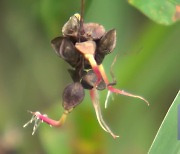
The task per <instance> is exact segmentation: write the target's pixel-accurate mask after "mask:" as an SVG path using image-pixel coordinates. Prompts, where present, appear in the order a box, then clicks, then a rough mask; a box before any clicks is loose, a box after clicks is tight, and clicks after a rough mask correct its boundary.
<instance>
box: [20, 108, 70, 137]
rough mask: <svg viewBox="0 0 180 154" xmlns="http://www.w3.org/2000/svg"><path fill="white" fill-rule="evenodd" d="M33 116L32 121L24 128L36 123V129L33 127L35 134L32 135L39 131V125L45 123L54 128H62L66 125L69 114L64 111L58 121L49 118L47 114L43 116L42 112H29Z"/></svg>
mask: <svg viewBox="0 0 180 154" xmlns="http://www.w3.org/2000/svg"><path fill="white" fill-rule="evenodd" d="M29 112H30V113H31V114H32V115H33V116H32V118H31V120H30V121H28V122H27V123H26V124H25V125H24V126H23V127H26V126H28V125H29V124H31V123H33V122H34V127H33V132H32V135H34V133H35V131H36V130H37V128H38V127H39V125H40V124H41V123H43V122H45V123H47V124H48V125H50V126H54V127H60V126H62V125H63V124H64V122H65V120H66V118H67V114H68V113H69V112H68V111H64V113H63V114H62V116H61V118H60V119H59V120H58V121H56V120H53V119H51V118H49V117H48V116H47V115H46V114H41V113H40V112H38V111H37V112H32V111H29Z"/></svg>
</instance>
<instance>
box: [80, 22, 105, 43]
mask: <svg viewBox="0 0 180 154" xmlns="http://www.w3.org/2000/svg"><path fill="white" fill-rule="evenodd" d="M83 30H84V35H83V37H84V38H85V39H86V40H98V39H100V38H101V37H102V36H103V35H104V34H105V29H104V27H103V26H102V25H100V24H98V23H84V24H83Z"/></svg>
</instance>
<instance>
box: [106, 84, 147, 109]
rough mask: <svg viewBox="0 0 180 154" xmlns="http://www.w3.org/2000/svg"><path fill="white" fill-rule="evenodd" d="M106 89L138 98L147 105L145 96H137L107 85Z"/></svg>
mask: <svg viewBox="0 0 180 154" xmlns="http://www.w3.org/2000/svg"><path fill="white" fill-rule="evenodd" d="M108 90H109V91H111V92H113V93H117V94H120V95H124V96H129V97H134V98H139V99H141V100H143V101H144V102H145V103H146V104H147V105H148V106H149V102H148V101H147V100H146V99H145V98H143V97H141V96H138V95H134V94H131V93H128V92H125V91H124V90H120V89H116V88H113V87H112V86H108Z"/></svg>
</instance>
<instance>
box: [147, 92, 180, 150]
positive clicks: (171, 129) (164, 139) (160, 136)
mask: <svg viewBox="0 0 180 154" xmlns="http://www.w3.org/2000/svg"><path fill="white" fill-rule="evenodd" d="M179 104H180V91H179V93H178V94H177V96H176V98H175V99H174V101H173V103H172V105H171V106H170V108H169V110H168V112H167V114H166V116H165V118H164V120H163V122H162V124H161V126H160V128H159V130H158V133H157V135H156V137H155V139H154V141H153V143H152V145H151V148H150V150H149V154H151V153H152V154H156V153H157V154H158V153H164V154H166V153H167V154H168V153H179V152H180V142H179V140H177V131H176V129H177V108H178V105H179Z"/></svg>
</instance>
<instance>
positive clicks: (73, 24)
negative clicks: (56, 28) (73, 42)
mask: <svg viewBox="0 0 180 154" xmlns="http://www.w3.org/2000/svg"><path fill="white" fill-rule="evenodd" d="M79 28H80V15H79V14H74V15H73V16H72V17H70V19H69V20H68V21H67V22H66V23H65V24H64V26H63V28H62V34H63V35H64V36H67V37H68V36H72V37H77V36H78V32H79Z"/></svg>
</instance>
